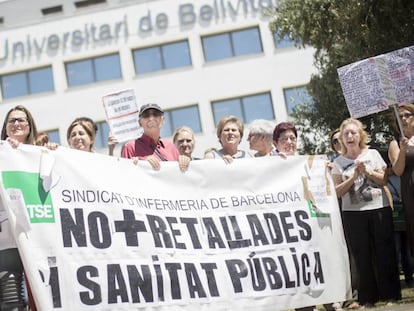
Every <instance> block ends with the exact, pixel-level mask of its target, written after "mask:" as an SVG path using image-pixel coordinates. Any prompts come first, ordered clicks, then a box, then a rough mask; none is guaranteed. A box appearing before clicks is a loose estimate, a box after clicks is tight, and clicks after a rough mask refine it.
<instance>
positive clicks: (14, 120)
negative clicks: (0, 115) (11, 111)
mask: <svg viewBox="0 0 414 311" xmlns="http://www.w3.org/2000/svg"><path fill="white" fill-rule="evenodd" d="M16 122H17V123H19V124H21V125H23V124H26V123H27V119H25V118H10V119H8V120H7V123H8V124H15V123H16Z"/></svg>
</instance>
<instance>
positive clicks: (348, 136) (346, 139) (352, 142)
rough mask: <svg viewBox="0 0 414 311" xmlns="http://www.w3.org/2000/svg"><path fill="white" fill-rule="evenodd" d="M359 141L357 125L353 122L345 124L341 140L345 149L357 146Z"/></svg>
mask: <svg viewBox="0 0 414 311" xmlns="http://www.w3.org/2000/svg"><path fill="white" fill-rule="evenodd" d="M360 141H361V135H360V134H359V128H358V126H357V125H356V124H354V123H349V124H347V125H346V126H345V127H344V129H343V130H342V142H343V144H344V145H345V146H346V149H352V148H357V147H359V142H360Z"/></svg>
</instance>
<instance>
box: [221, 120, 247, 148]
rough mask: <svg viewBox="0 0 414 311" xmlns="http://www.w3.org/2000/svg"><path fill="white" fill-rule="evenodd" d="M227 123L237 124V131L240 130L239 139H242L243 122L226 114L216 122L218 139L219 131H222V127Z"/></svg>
mask: <svg viewBox="0 0 414 311" xmlns="http://www.w3.org/2000/svg"><path fill="white" fill-rule="evenodd" d="M227 123H235V124H236V125H237V128H238V129H239V132H240V139H242V137H243V131H244V125H243V123H242V122H241V121H240V120H239V119H238V118H237V117H236V116H227V117H224V118H221V119H220V121H219V122H218V124H217V137H218V139H219V141H220V136H221V132H223V129H224V127H225V126H226V124H227ZM220 143H221V141H220Z"/></svg>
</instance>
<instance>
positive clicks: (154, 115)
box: [139, 109, 164, 133]
mask: <svg viewBox="0 0 414 311" xmlns="http://www.w3.org/2000/svg"><path fill="white" fill-rule="evenodd" d="M139 124H140V125H141V126H142V128H143V129H144V133H145V132H148V131H158V132H159V131H160V130H161V127H162V126H163V125H164V116H163V114H162V112H160V111H158V110H157V109H148V110H146V111H144V113H143V114H142V116H141V118H140V119H139Z"/></svg>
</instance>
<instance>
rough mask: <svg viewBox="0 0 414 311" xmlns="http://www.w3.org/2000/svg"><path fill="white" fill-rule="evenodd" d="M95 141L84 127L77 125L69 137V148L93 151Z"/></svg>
mask: <svg viewBox="0 0 414 311" xmlns="http://www.w3.org/2000/svg"><path fill="white" fill-rule="evenodd" d="M92 144H93V141H92V140H91V138H90V137H89V135H88V133H87V132H86V131H85V129H84V128H83V127H82V125H80V124H78V125H76V126H75V127H74V128H73V129H72V131H71V132H70V136H69V146H70V147H71V148H73V149H77V150H83V151H91V149H92Z"/></svg>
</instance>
